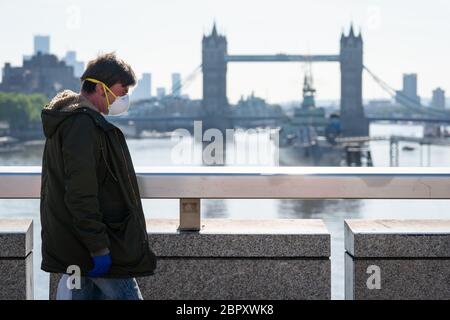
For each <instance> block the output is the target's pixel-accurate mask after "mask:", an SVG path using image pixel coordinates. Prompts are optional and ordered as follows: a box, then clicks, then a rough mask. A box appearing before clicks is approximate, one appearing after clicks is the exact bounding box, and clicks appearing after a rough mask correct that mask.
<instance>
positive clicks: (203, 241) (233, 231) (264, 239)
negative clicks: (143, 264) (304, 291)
mask: <svg viewBox="0 0 450 320" xmlns="http://www.w3.org/2000/svg"><path fill="white" fill-rule="evenodd" d="M178 224H179V222H178V220H168V219H149V220H147V231H148V233H149V240H150V247H151V248H152V249H153V250H154V252H155V253H156V255H157V256H159V257H325V258H328V257H329V256H330V233H329V232H328V230H327V228H326V226H325V224H324V223H323V221H322V220H317V219H274V220H231V219H203V220H202V226H201V230H200V231H199V232H189V231H179V230H178V229H177V228H178Z"/></svg>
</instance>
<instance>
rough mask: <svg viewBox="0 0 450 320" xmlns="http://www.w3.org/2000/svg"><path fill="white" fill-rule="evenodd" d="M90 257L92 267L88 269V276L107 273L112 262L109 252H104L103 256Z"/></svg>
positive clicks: (98, 275)
mask: <svg viewBox="0 0 450 320" xmlns="http://www.w3.org/2000/svg"><path fill="white" fill-rule="evenodd" d="M92 259H93V260H94V268H93V269H92V270H89V272H88V276H89V277H93V278H95V277H101V276H103V275H105V274H107V273H108V271H109V268H111V264H112V261H111V255H110V254H106V255H103V256H94V257H93V258H92Z"/></svg>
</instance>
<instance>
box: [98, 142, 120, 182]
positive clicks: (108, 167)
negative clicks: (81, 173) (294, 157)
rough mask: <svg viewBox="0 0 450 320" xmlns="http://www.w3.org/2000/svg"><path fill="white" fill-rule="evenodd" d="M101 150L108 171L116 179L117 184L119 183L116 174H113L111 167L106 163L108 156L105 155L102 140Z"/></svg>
mask: <svg viewBox="0 0 450 320" xmlns="http://www.w3.org/2000/svg"><path fill="white" fill-rule="evenodd" d="M100 150H101V153H102V158H103V160H104V162H105V165H106V169H107V170H108V171H109V173H110V174H111V176H112V177H113V179H114V180H115V181H116V182H119V180H118V179H117V177H116V176H115V175H114V173H113V171H112V169H111V167H110V166H109V164H108V161H106V156H105V153H104V151H103V144H102V141H101V139H100Z"/></svg>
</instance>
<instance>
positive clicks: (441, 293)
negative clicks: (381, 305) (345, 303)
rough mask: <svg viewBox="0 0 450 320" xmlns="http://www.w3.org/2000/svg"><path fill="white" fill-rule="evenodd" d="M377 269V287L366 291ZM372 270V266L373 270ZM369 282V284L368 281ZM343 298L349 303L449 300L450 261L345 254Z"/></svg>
mask: <svg viewBox="0 0 450 320" xmlns="http://www.w3.org/2000/svg"><path fill="white" fill-rule="evenodd" d="M370 266H376V267H378V268H379V272H380V288H379V289H377V288H372V289H369V287H368V286H367V281H368V279H369V277H370V276H371V275H372V273H371V272H369V273H368V272H367V271H368V268H369V267H370ZM372 268H373V267H372ZM369 283H371V281H370V280H369ZM345 298H346V299H349V300H353V299H355V300H362V299H373V300H409V299H420V300H426V299H432V300H439V299H445V300H448V299H450V259H438V258H425V259H422V258H419V259H413V258H408V259H401V258H388V259H383V258H376V259H366V258H356V259H355V258H354V257H352V256H350V255H349V254H347V253H346V254H345Z"/></svg>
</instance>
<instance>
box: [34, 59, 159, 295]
mask: <svg viewBox="0 0 450 320" xmlns="http://www.w3.org/2000/svg"><path fill="white" fill-rule="evenodd" d="M81 81H82V85H81V92H80V93H75V92H73V91H70V90H65V91H63V92H60V93H59V94H57V95H56V96H55V97H54V98H53V99H52V100H51V102H50V103H49V104H48V105H47V106H45V108H44V109H43V110H42V114H41V117H42V124H43V129H44V134H45V137H46V142H45V147H44V154H43V159H42V184H41V203H40V204H41V225H42V232H41V237H42V265H41V268H42V270H44V271H47V272H52V273H60V274H63V276H62V278H61V280H60V282H59V285H58V290H57V299H142V296H141V293H140V290H139V287H138V286H137V283H136V280H135V277H139V276H148V275H152V274H153V272H154V269H155V268H156V257H155V255H154V253H153V252H152V250H151V249H150V248H149V244H148V236H147V231H146V226H145V218H144V213H143V209H142V204H141V197H140V194H139V189H138V184H137V179H136V174H135V172H134V169H133V163H132V160H131V157H130V154H129V151H128V147H127V144H126V141H125V138H124V136H123V134H122V132H121V131H120V129H118V128H117V127H115V126H114V125H113V124H111V123H109V122H108V121H107V120H106V119H105V118H104V117H103V116H102V114H110V115H111V114H112V115H115V114H120V113H123V112H125V111H127V110H128V107H129V100H128V95H127V93H128V89H129V87H130V86H133V85H135V83H136V77H135V74H134V72H133V70H132V69H131V67H130V66H129V65H128V64H126V63H125V62H124V61H122V60H120V59H118V58H117V57H116V55H115V54H112V53H110V54H104V55H100V56H98V57H97V58H96V59H94V60H92V61H90V62H89V63H88V65H87V68H86V71H85V72H84V74H83V75H82V76H81ZM74 268H75V269H74ZM77 268H79V270H80V273H81V278H80V281H81V288H76V287H75V288H73V286H74V284H75V285H76V283H77V282H76V280H75V281H73V280H74V279H73V278H72V276H71V277H70V278H69V277H68V275H67V274H72V273H73V272H74V271H73V270H78V269H77ZM74 275H76V273H75V274H74Z"/></svg>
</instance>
